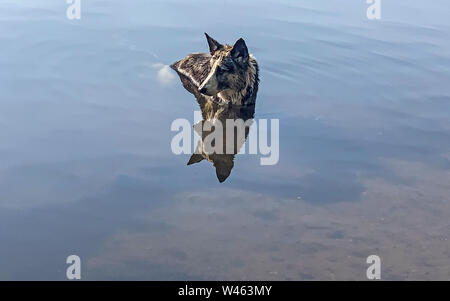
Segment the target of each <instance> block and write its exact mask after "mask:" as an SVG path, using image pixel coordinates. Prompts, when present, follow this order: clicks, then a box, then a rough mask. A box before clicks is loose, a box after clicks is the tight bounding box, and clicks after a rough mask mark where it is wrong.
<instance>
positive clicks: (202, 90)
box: [198, 87, 206, 94]
mask: <svg viewBox="0 0 450 301" xmlns="http://www.w3.org/2000/svg"><path fill="white" fill-rule="evenodd" d="M198 91H199V92H200V93H202V94H205V93H206V88H205V87H200V89H198Z"/></svg>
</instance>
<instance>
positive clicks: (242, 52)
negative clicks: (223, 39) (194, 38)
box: [171, 33, 259, 182]
mask: <svg viewBox="0 0 450 301" xmlns="http://www.w3.org/2000/svg"><path fill="white" fill-rule="evenodd" d="M205 35H206V39H207V41H208V45H209V50H210V54H206V53H195V54H189V55H188V56H187V57H186V58H184V59H182V60H180V61H178V62H175V63H174V64H172V65H171V67H172V69H174V70H175V71H176V72H177V73H178V75H179V76H180V79H181V82H182V83H183V86H184V87H185V88H186V90H188V91H189V92H191V93H192V94H194V96H195V97H196V98H197V102H198V103H199V105H200V109H201V111H202V117H203V121H201V122H200V123H199V124H197V125H195V130H196V132H197V133H199V135H200V137H201V139H200V141H199V143H198V145H197V148H196V151H195V153H194V154H193V155H192V156H191V158H190V160H189V162H188V165H190V164H193V163H197V162H200V161H202V160H203V159H206V160H208V161H210V162H212V163H213V164H214V166H215V168H216V174H217V178H218V179H219V181H220V182H223V181H225V179H226V178H228V176H229V175H230V173H231V169H232V168H233V165H234V163H233V161H234V156H235V154H237V153H238V152H239V150H240V148H241V147H242V145H243V144H244V143H245V139H246V138H247V136H248V132H249V125H250V124H251V120H252V119H253V115H254V113H255V102H256V94H257V92H258V83H259V70H258V64H257V62H256V60H255V58H254V57H253V56H252V55H251V54H249V53H248V49H247V45H246V44H245V42H244V40H243V39H239V40H238V41H237V42H236V43H235V44H234V45H233V46H230V45H222V44H220V43H219V42H217V41H216V40H214V39H213V38H211V37H210V36H208V34H206V33H205ZM227 120H228V122H227ZM230 121H231V122H230ZM242 121H243V122H242ZM218 122H220V124H221V126H222V131H219V129H220V128H219V127H218V126H215V125H217V123H218ZM227 124H228V127H230V126H232V127H234V128H233V129H232V130H230V129H229V130H228V131H227ZM205 128H207V129H208V130H206V131H205ZM216 129H217V131H216ZM213 132H215V133H214V136H215V137H216V138H217V134H218V133H217V132H219V133H221V134H223V136H222V137H221V138H222V139H217V140H222V141H223V143H222V145H219V144H218V143H217V141H215V140H216V139H213V138H211V135H213ZM227 133H228V135H227ZM239 133H244V134H243V135H239ZM230 134H231V135H230ZM208 136H209V137H208ZM230 136H231V137H230ZM208 140H214V141H212V142H211V143H207V142H208ZM230 144H232V146H230ZM209 145H212V146H213V147H214V150H215V151H213V152H211V151H210V149H209V148H208V146H209ZM227 145H228V147H227Z"/></svg>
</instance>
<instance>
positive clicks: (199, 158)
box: [187, 154, 205, 165]
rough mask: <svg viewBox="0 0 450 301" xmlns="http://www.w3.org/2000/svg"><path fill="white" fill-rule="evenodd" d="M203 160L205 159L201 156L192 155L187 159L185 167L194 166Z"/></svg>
mask: <svg viewBox="0 0 450 301" xmlns="http://www.w3.org/2000/svg"><path fill="white" fill-rule="evenodd" d="M203 159H205V158H203V156H202V155H200V154H193V155H192V156H191V158H190V159H189V162H188V163H187V165H191V164H194V163H198V162H201V161H202V160H203Z"/></svg>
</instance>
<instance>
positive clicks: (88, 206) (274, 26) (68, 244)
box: [0, 0, 450, 280]
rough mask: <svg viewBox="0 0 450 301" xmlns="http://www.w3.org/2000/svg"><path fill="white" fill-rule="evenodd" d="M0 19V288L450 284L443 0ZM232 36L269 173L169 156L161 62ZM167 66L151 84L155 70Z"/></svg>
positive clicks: (448, 35) (173, 113)
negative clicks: (70, 271)
mask: <svg viewBox="0 0 450 301" xmlns="http://www.w3.org/2000/svg"><path fill="white" fill-rule="evenodd" d="M382 5H383V6H382V9H383V11H382V19H381V20H379V21H370V20H368V19H367V18H366V8H367V5H366V3H365V1H348V0H345V1H344V0H339V1H336V0H333V1H331V0H327V1H326V0H320V1H272V0H270V1H269V0H264V1H245V3H243V2H242V1H214V2H212V1H195V2H194V1H189V2H188V1H179V0H172V1H143V0H141V1H139V0H130V1H112V0H109V1H83V0H82V16H81V19H80V20H68V19H67V18H66V8H67V5H66V3H65V1H49V0H43V1H31V0H26V1H20V2H18V1H12V0H6V1H2V3H1V4H0V45H1V47H0V141H1V143H0V155H1V158H2V160H0V279H2V280H15V279H19V280H30V279H31V280H47V279H58V280H62V279H65V269H66V267H67V265H66V263H65V260H66V257H67V256H68V255H71V254H76V255H79V256H80V257H81V259H82V278H83V279H85V280H98V279H101V280H110V279H114V280H115V279H120V280H133V279H142V280H197V279H210V280H215V279H217V280H228V279H233V280H261V279H267V280H269V279H274V280H346V279H352V280H357V279H365V274H366V268H367V264H366V258H367V256H369V255H371V254H377V255H379V256H380V257H381V259H382V267H383V269H382V277H383V279H391V280H392V279H416V280H418V279H424V280H425V279H441V280H449V279H450V260H449V258H450V251H449V241H448V239H449V229H450V222H449V220H450V219H449V215H450V197H449V196H450V87H449V80H450V19H449V18H448V16H449V15H450V7H449V5H448V3H447V1H444V0H435V1H432V3H431V2H429V1H419V0H409V1H406V0H401V1H400V0H398V1H383V3H382ZM205 31H206V32H208V33H209V34H210V35H211V36H213V37H214V38H216V39H217V40H219V41H220V42H223V43H234V41H236V40H237V39H238V38H240V37H243V38H244V39H245V40H246V42H247V45H248V47H249V50H250V52H251V53H253V54H254V56H255V57H256V58H257V60H258V62H259V65H260V69H261V84H260V90H259V94H258V100H257V105H256V110H255V118H257V119H258V118H269V119H270V118H278V119H280V160H279V163H278V164H277V165H273V166H261V165H260V164H259V159H260V157H259V156H257V155H238V156H236V158H235V167H234V169H233V171H232V173H231V175H230V177H229V178H228V179H227V181H226V182H224V183H222V184H220V183H218V181H217V178H216V175H215V171H214V168H213V167H212V166H211V164H208V163H206V162H202V163H199V164H196V165H193V166H186V162H187V160H188V159H189V155H181V156H177V155H174V154H173V153H172V152H171V149H170V142H171V139H172V137H173V136H174V134H175V133H174V132H171V131H170V125H171V123H172V121H173V120H174V119H176V118H186V119H188V120H191V121H193V118H194V111H195V110H198V105H197V103H196V101H195V99H194V97H193V96H192V95H190V94H189V93H188V92H186V91H185V90H184V89H183V87H182V86H181V84H180V82H179V80H178V79H177V78H176V76H175V74H174V73H173V77H172V76H170V74H172V73H167V72H165V71H164V68H165V67H164V66H166V65H168V64H170V63H172V62H174V61H176V60H178V59H180V58H182V57H184V56H185V55H186V54H188V53H191V52H206V51H207V43H206V41H205V39H204V36H203V32H205ZM161 70H163V71H161Z"/></svg>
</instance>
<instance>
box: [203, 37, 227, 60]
mask: <svg viewBox="0 0 450 301" xmlns="http://www.w3.org/2000/svg"><path fill="white" fill-rule="evenodd" d="M205 36H206V40H207V41H208V45H209V52H210V53H211V55H213V54H214V52H216V51H217V50H219V49H222V48H223V45H222V44H220V43H219V42H217V41H216V40H214V39H213V38H211V37H210V36H209V35H208V34H207V33H206V32H205Z"/></svg>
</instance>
